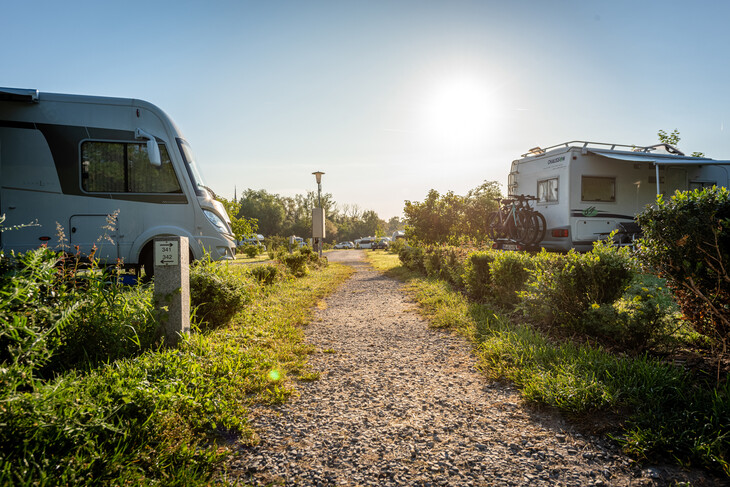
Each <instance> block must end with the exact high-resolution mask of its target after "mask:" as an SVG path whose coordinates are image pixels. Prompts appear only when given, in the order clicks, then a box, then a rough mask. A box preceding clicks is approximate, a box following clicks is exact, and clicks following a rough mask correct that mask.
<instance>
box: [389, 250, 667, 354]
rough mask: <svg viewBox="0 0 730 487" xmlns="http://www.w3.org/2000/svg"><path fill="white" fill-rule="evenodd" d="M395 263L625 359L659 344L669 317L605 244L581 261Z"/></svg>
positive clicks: (421, 253)
mask: <svg viewBox="0 0 730 487" xmlns="http://www.w3.org/2000/svg"><path fill="white" fill-rule="evenodd" d="M399 256H400V258H401V261H402V262H403V264H404V265H405V266H406V267H408V268H410V269H412V270H416V271H419V272H422V273H424V274H426V275H428V276H431V277H436V278H440V279H444V280H446V281H448V282H450V283H451V284H452V285H453V286H454V287H456V288H457V289H461V290H463V291H464V292H465V293H466V294H467V295H469V297H470V298H472V299H474V300H476V301H480V302H486V303H489V304H491V305H493V306H495V307H497V308H499V309H502V310H506V311H517V312H520V313H522V314H523V315H524V316H525V317H526V318H527V319H529V320H530V321H532V322H535V323H538V324H542V325H547V326H553V327H558V328H561V329H563V330H565V331H567V332H570V333H582V334H587V335H591V336H594V337H596V338H598V339H601V340H603V341H605V342H606V343H609V344H611V345H612V346H616V347H621V348H623V349H625V350H627V351H632V352H638V351H641V350H644V349H646V348H647V347H648V346H650V345H652V344H654V343H655V342H657V341H658V340H661V339H662V338H664V337H665V335H666V332H667V330H668V328H669V323H670V321H671V319H672V318H673V317H674V316H673V314H674V311H675V309H676V306H673V302H672V298H671V296H670V295H669V293H668V292H667V291H666V289H662V288H661V286H660V285H659V284H657V283H656V282H654V283H653V284H648V283H647V282H646V279H647V278H646V276H644V275H643V274H641V273H640V272H639V267H638V264H637V262H636V260H635V259H634V258H633V257H632V256H631V255H630V254H629V252H628V250H627V249H617V248H615V247H613V246H612V245H611V244H610V243H609V241H608V240H606V241H603V242H598V243H597V244H596V245H595V247H594V249H593V250H592V251H591V252H588V253H585V254H581V253H577V252H569V253H567V254H555V253H548V252H541V253H539V254H534V255H531V254H528V253H524V252H509V251H495V250H491V249H488V250H484V249H482V250H478V249H474V248H469V249H468V251H466V252H465V249H464V248H461V247H449V246H423V247H407V248H404V249H401V252H400V253H399ZM456 276H458V277H456Z"/></svg>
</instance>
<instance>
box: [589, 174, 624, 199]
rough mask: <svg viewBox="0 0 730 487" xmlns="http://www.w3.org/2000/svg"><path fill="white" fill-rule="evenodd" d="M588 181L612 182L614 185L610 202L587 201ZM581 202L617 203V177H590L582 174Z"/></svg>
mask: <svg viewBox="0 0 730 487" xmlns="http://www.w3.org/2000/svg"><path fill="white" fill-rule="evenodd" d="M586 178H588V179H594V180H596V179H601V180H607V181H610V182H611V183H612V185H613V187H612V193H613V194H612V197H611V199H608V200H603V199H586V198H585V190H584V188H585V180H586ZM580 200H581V201H585V202H590V203H616V176H590V175H587V174H581V176H580Z"/></svg>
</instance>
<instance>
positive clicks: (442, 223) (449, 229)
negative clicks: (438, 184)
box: [403, 181, 501, 244]
mask: <svg viewBox="0 0 730 487" xmlns="http://www.w3.org/2000/svg"><path fill="white" fill-rule="evenodd" d="M500 196H501V193H500V191H499V183H497V182H495V181H485V182H484V183H482V184H481V185H480V186H478V187H476V188H474V189H473V190H471V191H469V192H468V193H467V194H466V196H459V195H456V194H454V193H453V192H452V191H449V192H448V193H446V194H445V195H443V196H442V195H440V194H439V193H438V191H436V190H433V189H432V190H431V191H429V192H428V196H427V197H426V199H425V200H424V201H423V202H422V203H419V202H411V201H406V205H405V208H404V210H403V211H404V213H405V215H406V220H407V225H406V238H408V239H409V240H413V241H418V242H423V243H454V244H456V243H459V242H461V241H463V240H465V239H466V240H477V241H480V240H484V239H485V238H486V235H487V226H486V222H487V215H489V213H490V212H492V211H494V210H496V209H497V201H496V200H495V198H499V197H500Z"/></svg>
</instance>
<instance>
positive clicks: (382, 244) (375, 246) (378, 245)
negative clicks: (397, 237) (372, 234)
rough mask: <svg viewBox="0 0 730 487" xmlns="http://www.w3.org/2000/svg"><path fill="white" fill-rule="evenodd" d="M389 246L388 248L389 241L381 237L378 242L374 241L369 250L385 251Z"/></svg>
mask: <svg viewBox="0 0 730 487" xmlns="http://www.w3.org/2000/svg"><path fill="white" fill-rule="evenodd" d="M389 246H390V239H389V238H388V237H383V238H381V239H379V240H378V241H376V242H375V243H373V245H372V247H371V248H372V249H383V250H385V249H387V248H388V247H389Z"/></svg>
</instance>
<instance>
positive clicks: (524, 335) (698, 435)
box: [368, 253, 730, 476]
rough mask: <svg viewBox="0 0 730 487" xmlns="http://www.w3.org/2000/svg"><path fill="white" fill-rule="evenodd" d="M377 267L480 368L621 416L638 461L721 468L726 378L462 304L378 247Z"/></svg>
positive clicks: (541, 400)
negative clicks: (465, 341)
mask: <svg viewBox="0 0 730 487" xmlns="http://www.w3.org/2000/svg"><path fill="white" fill-rule="evenodd" d="M371 255H372V254H371V253H368V259H369V260H370V261H371V262H372V263H373V265H374V267H376V269H378V270H380V271H382V272H385V273H387V274H389V275H392V276H396V277H397V276H405V278H404V280H406V281H407V286H408V287H407V289H408V290H409V292H410V293H411V295H412V296H413V297H414V299H415V300H416V301H417V302H418V303H419V304H420V305H421V309H422V313H423V315H424V316H425V317H426V319H428V320H429V321H430V322H431V323H432V325H434V326H438V327H447V328H453V329H455V330H457V331H458V332H460V333H463V334H465V335H466V336H467V337H468V338H469V339H470V340H471V341H472V343H473V344H474V350H475V353H476V355H477V356H478V358H479V360H480V362H481V364H482V367H481V369H482V370H483V371H484V373H485V374H486V375H487V376H488V377H490V378H492V379H495V380H503V379H507V380H509V381H511V382H513V383H514V384H515V385H516V386H517V387H518V388H519V389H520V391H521V393H522V396H523V397H524V398H525V399H526V400H527V401H529V402H532V403H536V404H543V405H549V406H551V407H554V408H557V409H559V410H561V411H563V412H564V413H567V414H568V415H569V416H573V417H575V418H576V419H579V418H581V417H586V416H589V415H595V414H596V413H598V414H606V415H610V416H612V417H616V418H620V419H619V420H617V421H616V422H615V424H614V425H613V426H614V428H613V432H612V437H613V438H614V439H616V440H617V441H618V442H619V443H620V444H621V445H622V446H623V448H624V450H625V451H626V452H628V453H630V454H632V455H633V456H634V457H636V458H638V459H651V458H654V459H656V458H664V459H670V460H673V461H675V462H676V463H678V464H681V465H684V466H701V467H705V468H707V469H709V470H712V471H715V472H721V473H723V474H724V475H726V476H730V466H729V464H728V461H729V460H730V385H728V383H726V384H725V385H724V386H722V387H721V388H719V389H714V388H712V387H708V386H707V384H705V382H704V381H703V380H698V378H697V377H695V376H692V375H691V374H690V373H688V372H686V371H685V370H684V369H682V368H680V367H677V366H674V365H672V364H667V363H664V362H662V361H660V360H658V359H654V358H650V357H648V356H647V355H640V356H637V357H631V356H626V355H616V354H613V353H610V352H609V351H608V350H605V349H603V348H601V347H598V346H592V345H590V344H587V343H586V344H576V343H574V342H568V341H558V340H554V339H551V338H550V337H548V336H546V335H544V334H543V333H541V332H540V331H539V330H536V329H534V328H531V327H529V326H526V325H520V324H516V323H514V322H513V321H512V320H510V319H509V318H507V317H505V316H502V315H500V314H498V313H495V311H494V310H493V309H492V308H490V307H489V306H487V305H484V304H476V303H469V302H468V301H467V300H466V299H465V298H464V296H463V295H462V294H461V293H458V292H456V291H454V290H453V289H452V288H451V286H450V285H448V284H447V283H445V282H443V281H440V280H435V279H426V278H423V277H416V275H415V274H413V273H410V272H407V271H403V270H401V269H398V267H400V262H399V261H398V260H397V258H396V259H393V258H391V257H389V256H387V255H380V256H379V255H377V253H376V254H375V255H372V256H371Z"/></svg>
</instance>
